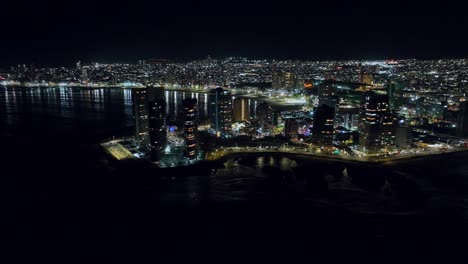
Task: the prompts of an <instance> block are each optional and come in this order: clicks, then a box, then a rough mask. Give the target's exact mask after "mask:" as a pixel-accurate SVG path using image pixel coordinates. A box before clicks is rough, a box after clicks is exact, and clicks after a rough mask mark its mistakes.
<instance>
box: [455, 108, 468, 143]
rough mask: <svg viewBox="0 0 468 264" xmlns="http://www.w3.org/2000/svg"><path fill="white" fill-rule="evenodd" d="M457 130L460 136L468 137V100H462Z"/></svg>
mask: <svg viewBox="0 0 468 264" xmlns="http://www.w3.org/2000/svg"><path fill="white" fill-rule="evenodd" d="M456 132H457V136H458V137H462V138H466V137H468V101H462V102H460V107H459V111H458V118H457V131H456Z"/></svg>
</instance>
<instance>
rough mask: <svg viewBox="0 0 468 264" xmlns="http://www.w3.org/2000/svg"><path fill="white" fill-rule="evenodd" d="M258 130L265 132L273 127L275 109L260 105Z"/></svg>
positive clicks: (258, 107)
mask: <svg viewBox="0 0 468 264" xmlns="http://www.w3.org/2000/svg"><path fill="white" fill-rule="evenodd" d="M257 122H258V128H261V129H262V130H265V129H267V128H270V127H271V126H272V125H273V109H272V108H271V106H270V105H269V104H268V103H266V102H263V103H260V104H259V105H258V106H257Z"/></svg>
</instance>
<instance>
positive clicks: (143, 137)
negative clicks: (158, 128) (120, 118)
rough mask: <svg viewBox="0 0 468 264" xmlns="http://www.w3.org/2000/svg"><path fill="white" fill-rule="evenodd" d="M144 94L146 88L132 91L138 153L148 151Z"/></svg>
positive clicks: (146, 107)
mask: <svg viewBox="0 0 468 264" xmlns="http://www.w3.org/2000/svg"><path fill="white" fill-rule="evenodd" d="M146 93H147V89H146V88H135V89H132V103H133V116H134V118H135V141H136V144H137V146H138V148H139V149H140V151H143V152H146V151H147V150H148V149H149V128H148V125H149V124H148V101H147V98H146Z"/></svg>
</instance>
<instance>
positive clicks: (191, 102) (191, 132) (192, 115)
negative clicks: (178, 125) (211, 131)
mask: <svg viewBox="0 0 468 264" xmlns="http://www.w3.org/2000/svg"><path fill="white" fill-rule="evenodd" d="M182 104H183V107H184V138H185V152H184V153H185V156H186V157H187V158H189V159H196V158H197V151H198V115H197V114H198V113H197V108H198V107H197V99H195V98H187V99H184V101H183V103H182Z"/></svg>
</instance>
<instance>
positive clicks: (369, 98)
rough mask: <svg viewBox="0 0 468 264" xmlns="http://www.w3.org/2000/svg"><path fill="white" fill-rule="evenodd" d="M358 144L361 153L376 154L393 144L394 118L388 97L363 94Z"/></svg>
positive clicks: (370, 92)
mask: <svg viewBox="0 0 468 264" xmlns="http://www.w3.org/2000/svg"><path fill="white" fill-rule="evenodd" d="M359 132H360V138H359V143H360V146H361V151H363V152H365V153H367V154H371V155H372V154H378V153H379V152H382V151H383V150H384V149H388V148H389V147H391V146H392V145H393V144H394V139H395V136H394V117H393V115H392V114H391V113H390V111H389V104H388V96H387V95H382V94H376V93H374V92H373V91H368V92H365V93H364V94H363V100H362V108H361V122H360V131H359Z"/></svg>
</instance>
